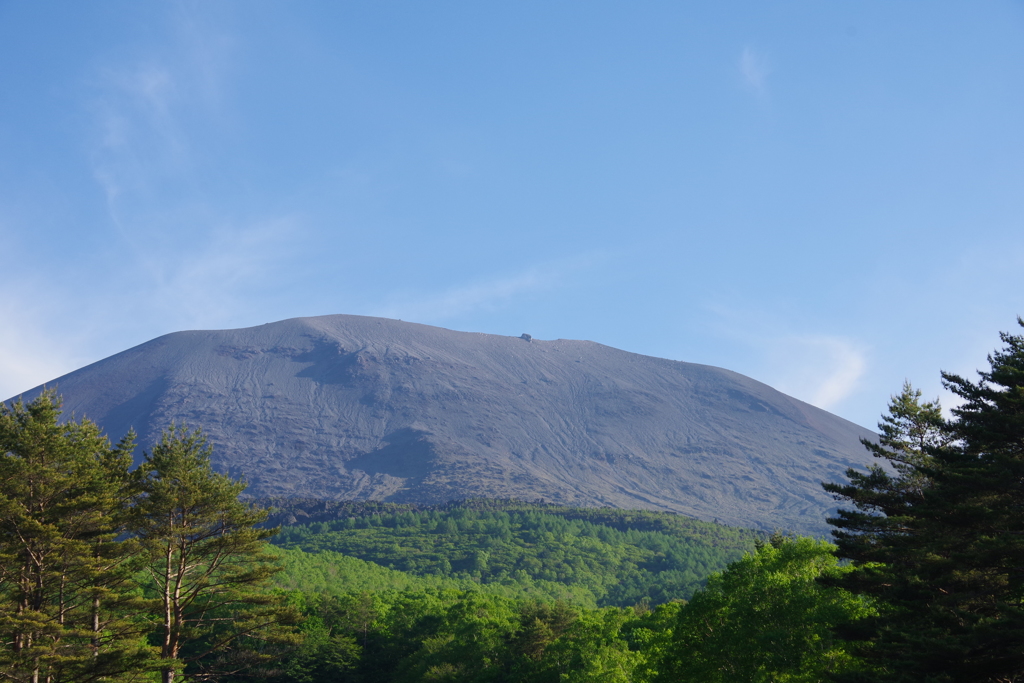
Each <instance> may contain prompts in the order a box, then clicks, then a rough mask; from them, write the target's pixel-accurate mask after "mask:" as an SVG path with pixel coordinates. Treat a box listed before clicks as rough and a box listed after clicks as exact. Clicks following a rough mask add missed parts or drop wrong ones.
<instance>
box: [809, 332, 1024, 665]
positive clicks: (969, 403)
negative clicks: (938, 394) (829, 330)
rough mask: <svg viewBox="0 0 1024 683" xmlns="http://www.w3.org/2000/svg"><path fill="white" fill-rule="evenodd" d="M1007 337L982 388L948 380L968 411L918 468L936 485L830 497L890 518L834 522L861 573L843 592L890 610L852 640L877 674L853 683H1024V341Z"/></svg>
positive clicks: (867, 487)
mask: <svg viewBox="0 0 1024 683" xmlns="http://www.w3.org/2000/svg"><path fill="white" fill-rule="evenodd" d="M1019 322H1021V325H1022V326H1024V321H1019ZM1001 338H1002V341H1003V342H1004V344H1005V346H1004V348H1003V349H1001V350H998V351H996V352H994V353H993V354H992V355H991V356H989V370H987V371H981V372H979V375H980V379H979V381H977V382H972V381H970V380H967V379H964V378H962V377H960V376H957V375H953V374H947V373H943V381H944V384H945V386H946V387H947V388H948V389H949V390H950V391H952V392H953V393H954V394H956V395H957V396H959V397H960V398H962V399H963V400H964V403H963V404H962V405H960V406H958V407H957V408H954V409H953V410H952V411H951V412H952V414H953V419H952V420H950V421H949V422H948V423H946V424H944V425H942V427H941V430H940V431H941V434H940V438H939V439H938V440H937V441H935V442H931V443H925V444H923V448H922V452H923V454H924V455H925V456H927V458H926V459H924V460H923V461H921V462H916V463H912V470H911V472H910V473H911V475H913V476H920V477H923V481H924V484H925V485H924V486H921V487H917V488H913V487H911V488H909V489H907V488H905V489H900V488H898V487H897V488H893V489H891V490H889V491H885V490H883V488H884V487H879V486H874V483H875V482H877V481H878V480H872V482H870V483H869V484H865V481H866V480H864V479H861V480H855V481H854V482H853V483H852V484H851V486H850V487H838V486H834V485H833V486H830V487H826V488H829V490H832V491H833V492H836V493H838V494H840V496H841V497H845V498H847V499H848V500H850V501H852V502H853V503H854V504H855V505H856V506H857V507H858V508H860V510H861V511H863V510H864V508H865V506H866V505H874V506H875V510H876V512H879V513H881V514H875V515H873V517H872V518H871V519H869V520H868V521H867V523H863V524H860V525H859V526H858V525H857V523H856V522H857V521H858V520H859V519H862V518H859V517H857V513H851V512H846V513H844V514H841V515H840V516H839V518H837V519H836V520H830V521H831V522H832V523H833V524H836V525H837V526H838V527H839V530H840V532H839V533H838V534H837V539H838V543H839V546H840V550H839V554H840V556H844V557H848V558H850V559H852V560H853V561H854V564H855V571H853V572H851V573H850V574H849V575H848V577H849V580H848V581H844V582H843V585H844V586H846V587H848V588H850V589H851V590H853V591H856V592H860V593H864V594H867V595H870V596H872V597H873V598H875V600H876V601H877V603H878V605H879V610H880V614H879V617H878V618H877V619H875V620H873V621H870V620H868V621H865V622H862V623H861V624H860V625H859V626H854V627H852V628H847V630H846V635H847V636H848V637H849V638H851V639H853V640H856V641H859V642H860V647H859V650H858V651H859V653H860V654H861V655H862V656H863V657H864V658H866V659H868V660H869V661H871V662H873V663H874V665H875V671H874V672H873V673H872V674H870V675H867V676H864V677H861V678H857V677H848V678H845V679H843V680H865V681H899V682H902V681H932V682H935V683H944V682H950V683H952V682H957V683H959V682H961V681H963V682H972V683H973V682H978V683H981V682H986V683H996V682H1003V681H1007V682H1008V681H1015V680H1021V679H1022V677H1024V571H1022V568H1024V514H1022V511H1024V337H1022V336H1015V335H1010V334H1002V335H1001ZM869 476H870V475H869ZM873 486H874V488H873ZM879 501H880V502H879Z"/></svg>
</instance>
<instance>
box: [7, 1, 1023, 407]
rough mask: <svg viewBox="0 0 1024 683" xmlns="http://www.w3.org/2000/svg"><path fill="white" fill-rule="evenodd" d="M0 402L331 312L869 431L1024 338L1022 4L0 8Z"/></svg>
mask: <svg viewBox="0 0 1024 683" xmlns="http://www.w3.org/2000/svg"><path fill="white" fill-rule="evenodd" d="M0 267H2V269H3V273H4V278H3V282H4V287H3V290H4V293H3V296H2V297H0V396H3V397H6V396H11V395H13V394H15V393H17V392H20V391H23V390H26V389H29V388H31V387H33V386H35V385H37V384H40V383H42V382H44V381H47V380H50V379H53V378H55V377H57V376H59V375H61V374H63V373H66V372H69V371H71V370H74V369H76V368H78V367H80V366H82V365H85V364H87V363H90V362H93V361H96V360H99V359H101V358H103V357H106V356H108V355H111V354H113V353H116V352H118V351H121V350H123V349H126V348H128V347H131V346H134V345H136V344H139V343H142V342H144V341H147V340H149V339H151V338H153V337H156V336H158V335H161V334H164V333H167V332H172V331H177V330H182V329H199V328H231V327H244V326H249V325H257V324H262V323H265V322H270V321H274V320H280V319H284V318H290V317H296V316H307V315H323V314H331V313H352V314H361V315H380V316H387V317H394V318H401V319H403V320H411V321H415V322H422V323H427V324H431V325H440V326H443V327H448V328H452V329H458V330H468V331H478V332H490V333H495V334H508V335H519V334H521V333H523V332H529V333H530V334H532V335H533V336H535V337H538V338H541V339H548V338H573V339H591V340H594V341H598V342H601V343H604V344H608V345H611V346H615V347H618V348H622V349H626V350H629V351H634V352H638V353H644V354H649V355H654V356H661V357H666V358H673V359H677V360H685V361H691V362H698V363H707V364H711V365H717V366H722V367H726V368H729V369H732V370H735V371H738V372H741V373H743V374H746V375H749V376H751V377H754V378H756V379H758V380H761V381H763V382H766V383H768V384H770V385H772V386H774V387H776V388H778V389H780V390H782V391H785V392H787V393H790V394H792V395H794V396H797V397H798V398H801V399H803V400H806V401H809V402H811V403H814V404H816V405H819V406H821V407H823V408H826V409H828V410H831V411H832V412H835V413H837V414H839V415H841V416H843V417H846V418H848V419H850V420H853V421H855V422H858V423H860V424H862V425H865V426H869V427H873V426H874V424H875V422H876V421H877V418H878V416H879V414H880V413H881V412H882V411H883V410H884V409H885V406H886V403H887V401H888V398H889V396H890V395H891V394H892V393H894V392H895V391H897V390H899V388H900V386H901V384H902V382H903V381H904V379H909V380H910V381H911V382H913V383H914V384H915V385H917V386H919V387H921V388H922V389H923V390H924V391H925V393H926V394H927V395H928V396H935V395H938V394H939V393H940V384H939V370H940V369H944V370H949V371H954V372H960V373H973V371H974V370H975V369H977V368H980V367H983V366H984V364H985V356H986V354H987V353H988V352H989V351H991V350H992V349H993V348H995V347H996V346H997V345H998V336H997V333H998V331H999V330H1009V329H1013V328H1014V327H1015V318H1016V316H1017V315H1018V314H1024V4H1022V3H1021V2H1019V1H1017V2H997V1H993V2H977V3H966V2H957V3H953V2H941V1H936V2H927V3H925V2H903V3H892V2H857V3H822V2H773V3H763V2H734V3H711V2H704V3H679V2H643V3H626V2H587V3H582V2H579V3H570V2H561V3H553V2H531V1H523V2H515V3H478V2H473V3H471V2H442V1H437V2H372V3H370V2H360V3H356V2H341V1H340V0H339V1H336V2H326V1H322V2H314V1H309V2H302V3H295V2H283V1H282V2H260V1H258V0H245V1H244V2H241V1H240V2H230V1H218V0H214V1H211V2H180V3H175V2H160V3H157V2H136V1H134V0H133V1H126V2H114V1H98V2H90V3H75V2H28V1H27V0H24V1H12V0H0Z"/></svg>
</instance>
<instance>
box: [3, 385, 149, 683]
mask: <svg viewBox="0 0 1024 683" xmlns="http://www.w3.org/2000/svg"><path fill="white" fill-rule="evenodd" d="M60 415H61V410H60V400H59V399H58V398H57V397H56V394H55V393H54V392H53V391H44V392H43V393H42V394H41V395H40V396H39V397H38V398H36V399H35V400H33V401H32V402H31V403H29V404H28V405H25V404H24V403H22V402H21V401H20V400H19V401H18V402H16V403H15V404H14V405H13V407H10V408H9V407H7V406H6V405H3V404H0V637H2V644H3V645H2V648H0V679H2V680H9V681H26V682H32V683H38V682H39V681H49V682H50V683H64V682H72V681H75V682H77V681H82V682H84V681H93V680H98V679H101V678H102V679H103V680H108V681H113V680H128V679H132V678H135V677H137V676H140V675H143V674H144V672H145V671H147V670H148V669H149V667H150V665H151V664H152V660H153V657H152V652H151V650H150V648H148V647H147V646H146V644H145V640H144V634H145V631H146V628H147V626H146V624H145V623H144V622H141V621H140V620H139V619H137V618H135V617H134V616H133V615H134V613H135V612H136V611H137V610H138V609H139V608H140V607H141V606H142V602H141V601H140V600H139V598H138V596H137V595H136V594H135V589H136V585H135V583H134V581H133V579H132V573H133V570H134V569H135V568H136V567H135V566H133V564H132V562H131V558H132V556H133V553H132V550H133V547H132V544H131V543H130V542H126V543H121V542H117V538H116V537H117V536H118V535H119V534H120V533H122V532H123V531H124V525H125V519H126V511H127V503H128V501H129V499H130V495H131V492H132V489H133V478H132V476H131V475H130V474H129V469H130V467H131V464H132V456H131V453H132V449H133V448H134V443H133V439H134V435H133V434H129V435H128V437H126V438H125V439H123V440H122V441H121V442H120V443H119V444H118V445H117V446H116V447H114V448H111V446H110V442H109V441H108V440H107V439H106V438H105V437H103V436H102V435H101V434H100V431H99V429H98V428H97V427H96V425H95V424H93V423H92V422H89V421H88V420H81V421H76V420H74V419H71V420H68V421H66V422H64V423H63V424H61V423H60V422H59V418H60Z"/></svg>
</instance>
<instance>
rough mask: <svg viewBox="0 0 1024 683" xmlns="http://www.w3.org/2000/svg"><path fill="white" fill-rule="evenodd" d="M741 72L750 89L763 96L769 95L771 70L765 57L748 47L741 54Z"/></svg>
mask: <svg viewBox="0 0 1024 683" xmlns="http://www.w3.org/2000/svg"><path fill="white" fill-rule="evenodd" d="M739 70H740V76H742V77H743V83H744V84H745V85H746V86H747V87H748V88H750V89H751V90H752V91H754V92H755V93H756V94H758V95H761V96H763V95H766V94H767V93H768V75H769V74H770V73H771V68H770V66H769V65H768V61H767V60H766V58H765V57H764V55H762V54H760V53H758V52H757V51H756V50H754V48H752V47H750V46H749V45H748V46H747V47H745V48H743V52H741V53H740V58H739Z"/></svg>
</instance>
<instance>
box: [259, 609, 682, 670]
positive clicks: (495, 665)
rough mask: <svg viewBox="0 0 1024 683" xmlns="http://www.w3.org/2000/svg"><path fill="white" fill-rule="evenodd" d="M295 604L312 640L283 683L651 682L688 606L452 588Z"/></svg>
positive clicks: (287, 666) (290, 663)
mask: <svg viewBox="0 0 1024 683" xmlns="http://www.w3.org/2000/svg"><path fill="white" fill-rule="evenodd" d="M294 600H295V602H296V604H297V605H298V606H299V607H300V608H301V609H302V611H303V612H304V614H306V615H307V619H306V621H305V622H304V623H303V625H302V630H303V632H304V633H305V634H306V638H305V640H304V642H303V644H302V646H301V647H300V648H299V649H298V650H297V651H295V652H294V653H293V654H292V655H291V656H290V657H288V658H287V659H285V660H284V661H283V662H282V667H281V669H282V670H281V672H280V673H279V675H278V677H277V678H276V679H275V680H276V681H277V682H279V683H327V682H331V683H371V682H373V683H391V682H393V683H399V682H402V683H404V682H409V681H453V682H454V681H460V682H461V681H467V682H479V683H485V682H487V683H490V682H493V683H499V682H500V683H561V682H562V681H573V682H579V683H584V682H585V683H591V682H593V681H607V682H608V683H627V682H634V683H643V682H646V681H650V680H652V679H651V677H652V676H653V675H654V673H655V671H656V669H657V662H658V659H659V658H660V656H661V654H662V651H663V646H664V643H665V642H667V639H668V635H669V633H670V631H669V629H670V626H671V623H672V621H673V619H674V617H675V614H676V612H677V611H678V609H679V607H680V604H679V603H672V604H669V605H663V606H661V607H659V608H657V609H656V610H654V611H647V610H635V609H621V608H614V607H608V608H601V609H578V608H575V607H572V606H570V605H568V604H566V603H563V602H544V601H537V600H513V599H509V598H505V597H500V596H496V595H489V594H487V593H484V592H481V591H479V590H470V591H458V590H445V589H425V590H411V591H393V590H387V591H379V592H375V593H349V594H344V595H338V596H324V595H320V594H308V593H298V594H295V595H294Z"/></svg>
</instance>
